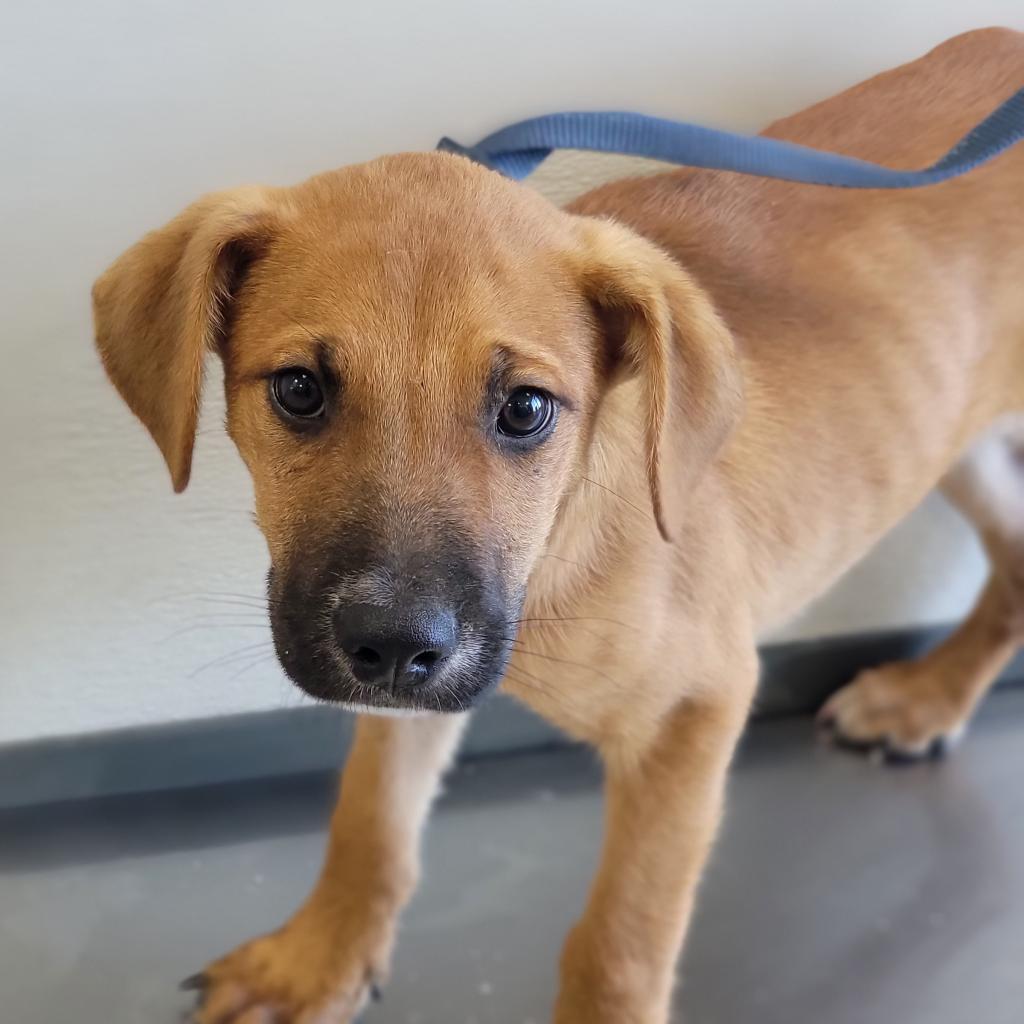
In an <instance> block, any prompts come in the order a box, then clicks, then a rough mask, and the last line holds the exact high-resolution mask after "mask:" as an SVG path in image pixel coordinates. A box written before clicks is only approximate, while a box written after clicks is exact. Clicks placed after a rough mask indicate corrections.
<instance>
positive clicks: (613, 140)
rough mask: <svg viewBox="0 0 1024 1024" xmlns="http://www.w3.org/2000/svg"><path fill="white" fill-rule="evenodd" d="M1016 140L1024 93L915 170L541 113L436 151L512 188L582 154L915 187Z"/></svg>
mask: <svg viewBox="0 0 1024 1024" xmlns="http://www.w3.org/2000/svg"><path fill="white" fill-rule="evenodd" d="M1022 138H1024V89H1021V90H1020V91H1019V92H1016V93H1014V95H1013V96H1011V97H1010V98H1009V99H1008V100H1007V101H1006V102H1005V103H1003V104H1002V106H1000V107H999V108H997V109H996V110H994V111H993V112H992V113H991V114H989V116H988V117H986V118H985V120H984V121H982V122H981V124H979V125H977V126H976V127H975V128H972V129H971V131H969V132H968V133H967V134H966V135H965V136H964V137H963V138H962V139H961V140H960V141H959V142H958V143H957V144H956V145H955V146H954V147H953V148H952V149H951V150H950V151H949V152H948V153H947V154H946V155H945V156H944V157H942V158H941V159H940V160H938V161H936V162H935V163H934V164H932V165H931V166H930V167H926V168H924V170H920V171H898V170H894V169H893V168H891V167H883V166H882V165H880V164H873V163H869V162H868V161H866V160H857V159H855V158H854V157H848V156H840V155H839V154H837V153H827V152H824V151H822V150H820V149H811V148H809V147H808V146H801V145H798V144H797V143H795V142H785V141H783V140H781V139H771V138H766V137H764V136H761V135H757V136H751V135H738V134H736V133H734V132H726V131H720V130H718V129H716V128H705V127H702V126H701V125H696V124H689V123H687V122H685V121H668V120H665V119H664V118H660V117H647V116H645V115H644V114H630V113H621V112H616V111H592V112H575V113H573V112H570V113H562V114H547V115H545V116H543V117H534V118H530V119H529V120H526V121H520V122H518V123H517V124H513V125H509V127H507V128H502V129H501V130H500V131H497V132H494V134H492V135H488V136H487V138H485V139H483V140H482V141H481V142H478V143H477V144H476V145H475V146H461V145H459V143H457V142H455V141H453V140H452V139H449V138H443V139H441V141H440V142H439V143H438V145H437V148H438V149H440V150H444V151H445V152H449V153H459V154H461V155H462V156H466V157H469V158H470V159H471V160H475V161H476V162H477V163H481V164H484V165H485V166H487V167H490V168H492V169H493V170H496V171H499V172H500V173H502V174H504V175H506V176H507V177H509V178H513V179H515V180H517V181H518V180H521V179H522V178H525V177H526V176H527V175H529V174H530V173H531V172H532V171H534V170H536V168H537V167H538V165H539V164H540V163H541V162H542V161H543V160H544V159H545V158H546V157H547V156H548V155H549V154H550V153H551V151H552V150H554V149H588V150H594V151H597V152H601V153H621V154H627V155H629V156H642V157H650V158H652V159H654V160H664V161H666V162H668V163H673V164H684V165H686V166H690V167H709V168H714V169H716V170H720V171H737V172H739V173H740V174H755V175H758V176H760V177H763V178H781V179H783V180H785V181H799V182H803V183H805V184H808V185H835V186H838V187H840V188H917V187H919V186H921V185H935V184H938V183H939V182H940V181H947V180H948V179H950V178H955V177H958V176H959V175H961V174H965V173H966V172H967V171H970V170H972V169H973V168H975V167H979V166H980V165H981V164H984V163H987V162H988V161H989V160H991V159H992V158H993V157H995V156H998V155H999V154H1000V153H1002V152H1004V151H1005V150H1007V149H1009V148H1010V147H1011V146H1013V145H1016V143H1018V142H1020V141H1021V139H1022Z"/></svg>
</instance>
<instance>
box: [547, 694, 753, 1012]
mask: <svg viewBox="0 0 1024 1024" xmlns="http://www.w3.org/2000/svg"><path fill="white" fill-rule="evenodd" d="M752 688H753V687H752V685H751V686H750V687H747V688H744V695H743V696H741V695H740V694H739V693H736V691H733V692H734V693H735V697H734V698H731V699H730V698H715V699H711V698H704V701H703V702H698V701H696V700H694V701H690V702H687V703H684V704H680V705H679V706H678V707H677V708H676V709H674V710H673V711H672V713H671V714H670V716H669V718H668V720H667V721H666V722H665V723H664V725H663V727H662V729H661V730H660V732H659V733H658V735H657V738H656V739H655V740H654V741H653V742H650V743H649V744H647V745H646V748H645V749H643V750H639V751H637V750H632V749H629V748H628V747H626V748H624V747H622V746H621V745H619V744H616V746H615V749H612V750H604V751H602V753H603V754H604V756H605V760H606V764H607V768H606V778H607V781H606V800H607V811H606V821H607V825H606V835H605V844H604V849H603V851H602V857H601V864H600V867H599V869H598V873H597V877H596V878H595V880H594V883H593V887H592V889H591V894H590V899H589V902H588V904H587V907H586V910H585V911H584V914H583V917H582V918H581V919H580V921H579V922H578V924H577V925H576V926H575V928H574V929H573V930H572V932H571V933H570V935H569V938H568V941H567V942H566V946H565V949H564V951H563V955H562V970H561V975H562V981H561V990H560V992H559V997H558V1002H557V1006H556V1010H555V1022H556V1024H665V1022H666V1021H667V1020H668V1015H669V1010H670V1004H671V999H672V988H673V980H674V975H675V964H676V959H677V957H678V955H679V950H680V947H681V945H682V942H683V937H684V933H685V931H686V925H687V922H688V920H689V917H690V912H691V910H692V906H693V897H694V891H695V888H696V885H697V882H698V879H699V877H700V873H701V870H702V868H703V866H704V861H705V859H706V858H707V855H708V851H709V849H710V847H711V843H712V841H713V839H714V836H715V832H716V829H717V826H718V821H719V818H720V814H721V803H722V794H723V789H724V783H725V777H726V770H727V768H728V765H729V761H730V758H731V756H732V752H733V749H734V747H735V744H736V741H737V738H738V736H739V734H740V731H741V729H742V726H743V721H744V719H745V717H746V709H747V703H748V700H747V697H746V695H745V694H746V693H747V692H749V691H750V690H752Z"/></svg>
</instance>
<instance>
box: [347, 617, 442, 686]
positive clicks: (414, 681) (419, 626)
mask: <svg viewBox="0 0 1024 1024" xmlns="http://www.w3.org/2000/svg"><path fill="white" fill-rule="evenodd" d="M334 629H335V634H336V636H337V638H338V643H339V645H340V646H341V649H342V651H343V652H344V655H345V658H346V659H347V661H348V666H349V669H350V670H351V672H352V675H354V676H355V677H356V679H358V680H359V682H361V683H370V684H373V685H377V686H386V687H388V688H389V689H399V688H408V687H413V686H418V685H419V684H420V683H425V682H426V681H427V680H428V679H429V678H430V677H431V675H433V673H434V672H435V671H436V670H437V669H438V668H439V667H440V665H441V664H442V662H444V661H445V660H446V659H447V658H449V657H450V656H451V655H452V653H453V652H454V651H455V646H456V643H457V642H458V624H457V623H456V621H455V616H454V615H453V614H452V613H451V612H450V611H448V610H447V609H445V608H436V607H429V608H419V609H412V610H403V611H400V612H396V610H395V609H393V608H387V607H379V606H377V605H372V604H351V605H344V606H342V607H339V608H338V609H337V611H336V612H335V613H334Z"/></svg>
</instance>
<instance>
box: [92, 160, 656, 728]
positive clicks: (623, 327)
mask: <svg viewBox="0 0 1024 1024" xmlns="http://www.w3.org/2000/svg"><path fill="white" fill-rule="evenodd" d="M587 225H588V227H587V231H584V227H583V222H582V221H580V220H579V219H578V218H572V217H570V216H568V215H566V214H564V213H561V212H559V211H557V210H555V209H554V208H553V207H551V206H550V205H549V204H547V203H545V202H544V201H543V200H541V199H540V198H538V197H537V196H535V195H533V194H532V193H530V192H528V191H527V190H525V189H523V188H521V187H519V186H515V185H513V184H511V183H509V182H506V181H504V180H503V179H501V178H499V177H498V176H497V175H495V174H493V173H491V172H488V171H484V170H482V169H480V168H477V167H474V166H472V165H471V164H469V163H468V162H466V161H464V160H461V159H456V158H450V157H442V156H433V155H432V156H405V157H395V158H389V159H385V160H381V161H377V162H375V163H373V164H368V165H364V166H361V167H356V168H349V169H345V170H342V171H338V172H334V173H332V174H328V175H324V176H322V177H319V178H315V179H313V180H311V181H310V182H307V183H306V184H304V185H301V186H298V187H296V188H293V189H289V190H259V189H252V190H242V191H239V192H235V193H227V194H223V195H220V196H213V197H209V198H208V199H206V200H203V201H201V202H200V203H199V204H196V206H194V207H191V208H190V209H189V210H188V211H186V212H185V214H183V215H182V216H181V217H179V218H178V219H177V220H176V221H174V222H172V223H171V224H170V225H169V226H168V227H167V228H164V229H162V230H161V231H160V232H154V233H153V234H152V235H150V236H147V238H146V239H144V240H143V241H142V242H141V243H139V245H138V246H136V247H135V248H134V249H132V250H130V251H129V252H128V253H127V254H126V255H125V256H124V257H122V258H121V260H120V261H118V263H117V264H115V265H114V267H112V268H111V270H109V271H108V272H107V274H106V275H104V277H103V278H101V279H100V281H99V282H98V283H97V286H96V289H95V292H94V295H95V300H96V317H97V332H98V343H99V346H100V350H101V353H102V354H103V356H104V361H105V363H106V366H107V369H108V371H109V372H110V374H111V377H112V379H113V380H114V382H115V383H116V384H117V385H118V387H119V389H120V390H121V392H122V394H123V395H124V396H125V398H126V399H127V400H128V401H129V404H131V405H132V407H133V409H134V410H135V411H136V412H137V414H138V415H139V416H140V418H142V419H143V421H144V422H145V423H146V425H147V426H148V427H149V428H150V430H151V432H152V433H153V435H154V437H155V438H156V439H157V441H158V443H159V444H160V445H161V448H162V449H163V451H164V454H165V457H166V458H167V460H168V463H169V465H170V468H171V471H172V475H173V476H174V479H175V483H176V485H177V486H178V487H179V488H180V487H182V486H184V483H185V481H186V480H187V477H188V469H189V461H190V453H191V446H192V440H193V437H194V430H195V414H196V402H197V395H198V386H199V376H200V373H201V366H202V358H203V354H204V351H206V350H207V349H209V348H216V349H217V350H218V351H219V353H220V355H221V356H222V358H223V361H224V366H225V379H226V389H227V399H228V428H229V431H230V433H231V436H232V437H233V439H234V440H235V443H236V444H237V446H238V449H239V451H240V453H241V455H242V457H243V459H244V460H245V462H246V464H247V465H248V467H249V470H250V472H251V474H252V478H253V481H254V485H255V496H256V511H257V517H258V521H259V524H260V526H261V528H262V530H263V532H264V534H265V536H266V538H267V542H268V545H269V548H270V554H271V559H272V568H271V572H270V575H269V598H270V608H271V621H272V627H273V634H274V639H275V643H276V646H277V651H278V655H279V657H280V660H281V663H282V665H283V666H284V668H285V670H286V671H287V672H288V674H289V675H290V676H291V677H292V679H294V680H295V682H296V683H297V684H298V685H299V686H301V687H302V688H303V689H304V690H306V691H307V692H308V693H310V694H312V695H314V696H316V697H319V698H323V699H329V700H334V701H340V702H344V703H347V704H353V705H358V706H360V707H370V708H377V709H382V710H384V709H396V710H397V709H425V710H434V711H455V710H460V709H462V708H465V707H467V706H468V705H469V704H471V703H472V702H473V700H474V699H475V698H476V697H477V696H478V695H479V694H481V693H483V692H484V691H485V690H487V689H488V688H489V687H491V686H492V685H493V684H494V683H496V682H497V681H498V680H499V679H500V677H501V675H502V672H503V668H504V664H505V660H506V657H507V653H508V650H509V647H510V644H511V642H512V640H513V638H514V637H515V634H516V630H517V620H518V618H519V612H520V608H521V605H522V602H523V598H524V594H525V589H526V586H527V581H528V579H529V576H530V572H531V569H532V567H533V565H534V563H535V561H536V559H537V557H538V555H539V554H540V552H541V551H542V549H543V547H544V544H545V541H546V539H547V537H548V535H549V533H550V531H551V528H552V525H553V523H554V521H555V518H556V516H557V514H558V510H559V507H560V504H561V503H562V502H563V500H564V498H565V496H566V494H567V493H568V491H569V490H570V489H571V488H572V487H573V486H574V485H575V483H576V482H577V480H578V477H579V475H580V469H581V467H582V465H583V464H584V460H585V451H586V446H587V443H588V440H589V437H590V435H591V432H592V429H593V425H594V420H595V416H596V414H597V410H598V406H599V400H600V397H601V395H602V394H603V392H604V391H605V390H606V388H607V387H608V386H610V384H611V383H612V382H613V381H614V380H615V379H616V376H617V375H618V376H623V375H624V371H623V370H622V366H623V365H624V364H627V363H628V364H629V366H628V369H631V370H632V371H634V372H636V371H638V370H640V369H643V367H645V366H646V364H645V363H644V359H645V357H646V349H644V348H643V346H645V345H648V344H649V345H650V346H652V348H654V347H657V345H659V344H661V345H662V347H663V348H666V351H665V352H663V353H662V355H663V357H664V358H663V359H662V364H659V365H658V366H652V367H650V369H649V371H648V370H644V374H645V376H646V375H648V373H649V376H650V377H651V380H652V383H651V386H650V389H651V394H650V395H649V396H648V397H649V399H650V401H651V402H652V403H655V404H656V403H658V402H659V401H660V402H661V405H662V415H661V418H660V419H659V418H658V416H657V415H656V413H652V414H651V415H650V416H649V417H648V419H649V420H650V423H649V425H648V426H649V430H648V435H649V436H648V440H649V442H650V445H649V447H650V449H651V450H649V451H648V452H647V453H646V458H647V460H648V462H649V465H650V466H651V467H652V469H651V473H652V476H651V480H652V490H653V492H654V496H655V504H656V507H657V509H658V511H659V512H660V510H661V509H660V505H661V500H662V497H663V493H660V492H664V490H665V487H664V485H663V483H662V482H661V480H660V477H659V475H658V464H659V458H660V456H659V454H658V445H659V441H660V436H661V433H662V432H663V431H664V429H665V423H664V419H665V416H664V408H665V400H664V397H662V398H661V399H659V397H658V394H655V391H657V390H658V389H659V388H660V392H659V393H662V392H664V393H667V391H668V387H669V383H670V381H669V379H668V378H670V377H671V374H672V365H673V361H672V360H671V359H670V358H669V353H668V352H667V348H668V347H670V340H667V339H666V338H664V337H662V338H661V339H660V341H659V339H658V338H656V337H654V335H655V334H656V333H657V331H658V330H659V329H660V330H661V331H662V334H664V332H665V331H668V332H669V333H671V332H672V327H671V324H667V325H666V323H661V324H660V325H659V324H658V323H655V322H654V321H657V320H658V318H659V317H660V318H661V320H663V321H666V322H667V320H668V319H669V318H670V317H669V313H667V312H666V311H665V310H659V309H657V308H653V307H651V308H648V307H650V304H651V303H654V305H655V306H657V304H658V303H659V302H663V301H667V300H665V299H664V295H663V293H664V290H665V286H664V282H659V281H658V280H656V277H657V275H655V274H654V272H653V271H652V270H651V269H650V267H648V268H646V270H645V269H644V267H643V266H642V265H641V264H639V263H638V262H637V261H638V260H639V259H641V257H642V258H643V259H644V260H648V261H650V260H654V261H655V264H657V266H658V268H659V269H660V270H661V271H664V270H665V266H663V265H662V264H661V263H658V260H662V261H663V263H667V261H664V260H663V258H662V257H660V256H658V255H657V253H656V251H655V250H652V249H650V247H648V246H646V245H645V244H643V243H639V240H635V239H633V236H629V235H628V233H626V232H624V231H622V232H621V235H618V236H614V237H612V238H611V239H610V240H609V238H608V237H607V231H610V230H611V229H610V228H608V229H599V228H598V227H597V226H596V225H594V224H593V223H592V222H587ZM620 230H621V229H620ZM588 231H589V232H590V236H589V240H588V241H587V242H585V241H584V236H585V235H586V234H587V232H588ZM601 231H604V232H605V233H604V234H601V233H600V232H601ZM595 232H596V233H597V235H598V236H599V237H597V236H595ZM634 242H635V243H637V244H639V245H640V246H641V248H640V249H638V250H637V251H636V252H634V253H632V254H631V255H630V254H627V258H626V263H625V266H623V265H621V263H616V261H615V259H612V260H611V264H609V259H610V255H609V252H608V249H609V247H610V246H611V247H612V248H614V247H615V246H616V245H624V246H626V247H627V248H628V246H629V245H631V244H634ZM599 255H600V257H601V258H600V259H599V258H598V257H599ZM612 264H613V265H612ZM630 274H632V275H633V277H629V276H628V275H630ZM623 275H626V277H623ZM638 276H639V277H638ZM637 277H638V279H637V280H633V278H637ZM645 287H649V290H650V294H647V293H643V294H638V290H639V292H643V290H644V288H645ZM666 309H667V305H666ZM640 316H642V317H643V318H646V319H647V320H648V321H651V322H650V323H648V325H647V326H646V327H645V328H644V327H636V326H635V324H634V321H636V319H637V317H640ZM647 335H651V338H650V339H649V340H645V338H646V336H647ZM656 376H658V377H660V383H657V382H654V378H655V377H656ZM637 457H638V458H644V457H645V453H641V452H638V453H637Z"/></svg>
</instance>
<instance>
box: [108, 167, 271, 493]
mask: <svg viewBox="0 0 1024 1024" xmlns="http://www.w3.org/2000/svg"><path fill="white" fill-rule="evenodd" d="M272 196H273V193H272V191H271V190H270V189H263V188H258V187H250V188H242V189H235V190H232V191H230V192H221V193H216V194H214V195H209V196H206V197H205V198H203V199H200V200H199V201H198V202H196V203H193V204H192V205H191V206H190V207H188V209H187V210H185V211H184V213H181V214H179V215H178V216H177V217H175V219H174V220H172V221H171V222H170V224H168V225H166V226H165V227H163V228H160V229H159V230H157V231H152V232H150V233H149V234H148V235H146V236H145V237H144V238H143V239H142V240H141V241H140V242H138V243H137V244H136V245H134V246H132V248H131V249H129V250H128V251H127V252H125V253H124V254H123V255H122V256H121V257H120V258H119V259H118V260H117V261H116V262H115V263H114V264H113V266H111V267H110V268H109V269H108V270H107V271H106V273H104V274H103V276H102V277H100V279H99V280H98V281H97V282H96V284H95V285H94V286H93V290H92V299H93V317H94V321H95V327H96V347H97V348H98V349H99V352H100V356H101V357H102V359H103V365H104V367H105V368H106V371H107V374H108V376H109V377H110V379H111V381H113V383H114V386H115V387H116V388H117V390H118V391H119V392H120V394H121V397H122V398H123V399H124V400H125V401H126V402H127V403H128V405H129V407H130V408H131V410H132V412H134V413H135V415H136V416H138V418H139V419H140V420H141V421H142V423H143V424H144V425H145V427H146V429H147V430H148V431H149V432H150V434H152V436H153V440H154V441H156V443H157V445H159V447H160V451H161V452H162V453H163V456H164V459H165V460H166V462H167V467H168V469H169V470H170V472H171V480H172V481H173V483H174V489H175V490H176V491H181V490H184V488H185V485H186V484H187V483H188V478H189V471H190V469H191V465H192V445H193V443H194V441H195V433H196V421H197V419H198V416H199V398H200V390H201V387H202V373H203V360H204V357H205V355H206V353H207V352H209V351H211V350H212V349H214V348H215V347H216V345H217V343H218V341H219V340H220V337H221V335H222V332H223V327H224V323H225V315H226V313H227V309H228V305H229V303H230V301H231V293H232V290H233V289H234V288H235V287H236V286H237V285H238V283H239V279H240V274H241V273H242V272H243V271H244V268H245V267H246V266H247V265H248V264H249V263H250V262H251V261H252V259H253V258H255V257H256V256H258V255H259V253H260V252H261V251H262V249H263V247H264V246H265V245H266V244H267V242H268V241H269V239H270V236H271V233H272V231H273V222H274V203H273V200H272Z"/></svg>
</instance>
